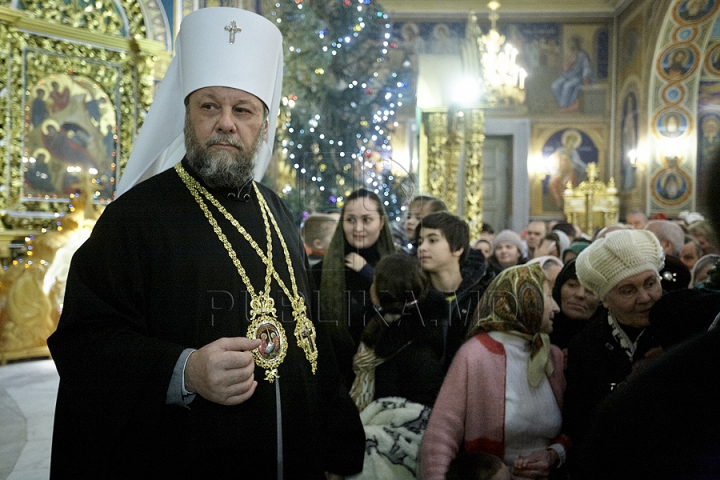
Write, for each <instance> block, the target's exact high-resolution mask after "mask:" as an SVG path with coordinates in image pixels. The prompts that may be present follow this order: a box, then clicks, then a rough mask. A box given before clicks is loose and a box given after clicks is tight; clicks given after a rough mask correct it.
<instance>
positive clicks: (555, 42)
mask: <svg viewBox="0 0 720 480" xmlns="http://www.w3.org/2000/svg"><path fill="white" fill-rule="evenodd" d="M481 21H482V20H481ZM465 28H466V22H462V23H461V22H399V23H395V24H394V25H393V38H394V39H395V40H396V42H397V44H398V50H400V51H401V52H402V55H400V56H401V57H402V58H404V61H409V62H411V64H413V65H414V66H416V65H417V56H418V55H422V54H435V55H459V54H460V48H461V47H460V45H461V42H462V41H463V40H464V39H465ZM481 29H482V32H483V34H485V33H487V32H488V29H489V25H487V24H481ZM499 30H500V33H501V34H502V35H505V38H506V42H507V43H510V44H511V45H512V46H513V47H515V48H516V49H517V50H518V56H517V63H518V65H520V66H521V67H523V68H524V69H525V70H526V71H527V72H528V78H527V80H526V83H525V88H526V92H527V95H526V97H527V100H526V105H527V106H528V110H529V111H530V112H531V113H548V112H553V113H554V112H558V111H562V112H574V111H578V107H579V96H580V91H581V89H582V87H583V86H584V85H590V84H593V83H607V78H608V74H609V72H608V68H609V67H608V66H609V54H608V52H609V50H608V49H609V39H608V37H607V27H606V26H605V25H602V24H592V25H576V24H573V25H564V24H561V23H555V22H536V23H508V24H504V25H500V27H499Z"/></svg>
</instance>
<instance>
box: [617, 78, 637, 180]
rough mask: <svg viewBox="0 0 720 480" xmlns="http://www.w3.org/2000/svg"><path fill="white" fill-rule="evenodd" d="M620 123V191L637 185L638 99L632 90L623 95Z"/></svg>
mask: <svg viewBox="0 0 720 480" xmlns="http://www.w3.org/2000/svg"><path fill="white" fill-rule="evenodd" d="M622 105H623V106H622V119H621V125H620V191H622V192H628V191H630V190H634V189H635V188H636V187H637V164H636V159H637V149H638V99H637V94H636V93H635V92H634V91H630V92H628V93H627V94H626V95H625V98H624V100H623V104H622Z"/></svg>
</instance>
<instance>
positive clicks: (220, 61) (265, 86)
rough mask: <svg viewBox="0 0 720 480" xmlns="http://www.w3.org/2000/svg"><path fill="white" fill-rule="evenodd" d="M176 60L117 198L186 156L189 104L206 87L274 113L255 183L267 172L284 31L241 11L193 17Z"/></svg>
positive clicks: (180, 39)
mask: <svg viewBox="0 0 720 480" xmlns="http://www.w3.org/2000/svg"><path fill="white" fill-rule="evenodd" d="M175 52H176V53H175V57H174V58H173V59H172V62H170V66H169V67H168V70H167V73H166V74H165V78H164V79H163V81H162V84H161V85H160V88H159V89H158V92H157V95H156V96H155V99H154V100H153V103H152V106H151V107H150V110H149V111H148V114H147V117H146V119H145V122H144V124H143V126H142V129H141V130H140V134H139V135H138V137H137V140H135V143H134V145H133V149H132V152H131V154H130V158H129V159H128V163H127V166H126V167H125V171H124V172H123V175H122V177H121V178H120V183H119V184H118V188H117V196H120V195H122V194H123V193H124V192H126V191H128V190H129V189H130V188H132V187H133V186H134V185H135V184H136V183H139V182H141V181H143V180H145V179H148V178H150V177H152V176H153V175H155V174H157V173H160V172H162V171H164V170H167V169H169V168H171V167H172V166H173V165H175V164H176V163H178V162H179V161H180V160H182V158H183V157H184V156H185V135H184V134H183V127H184V126H185V103H184V101H185V98H186V97H187V96H188V95H190V94H191V93H192V92H194V91H195V90H198V89H200V88H204V87H230V88H236V89H239V90H243V91H245V92H248V93H251V94H253V95H255V96H256V97H258V98H259V99H260V100H261V101H262V102H263V103H264V104H265V106H266V107H267V108H268V131H267V136H266V138H265V140H263V142H262V146H261V148H260V151H259V152H258V155H257V157H256V158H255V162H256V164H255V179H257V180H260V179H262V177H263V174H264V173H265V170H266V169H267V166H268V163H269V162H270V155H271V154H272V147H273V143H274V141H275V128H276V125H277V115H278V111H279V109H280V95H281V90H282V70H283V46H282V34H281V33H280V30H278V28H277V27H276V26H275V25H274V24H273V23H272V22H271V21H270V20H268V19H266V18H264V17H262V16H261V15H258V14H256V13H253V12H250V11H247V10H242V9H239V8H229V7H213V8H201V9H200V10H196V11H194V12H192V13H190V14H189V15H187V16H186V17H185V18H184V19H183V21H182V26H181V27H180V31H179V33H178V36H177V40H176V42H175Z"/></svg>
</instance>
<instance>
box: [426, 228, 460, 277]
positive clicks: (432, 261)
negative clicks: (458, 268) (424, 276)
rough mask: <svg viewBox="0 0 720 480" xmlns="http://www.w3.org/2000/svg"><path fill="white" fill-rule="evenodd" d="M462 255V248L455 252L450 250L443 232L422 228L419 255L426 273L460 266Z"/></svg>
mask: <svg viewBox="0 0 720 480" xmlns="http://www.w3.org/2000/svg"><path fill="white" fill-rule="evenodd" d="M462 253H463V249H462V248H461V249H459V250H457V251H455V252H453V251H451V250H450V244H449V243H448V241H447V239H446V238H445V235H443V233H442V230H440V229H438V228H423V227H420V236H419V237H418V250H417V254H418V259H419V260H420V264H421V265H422V268H423V270H425V271H426V272H431V273H437V272H440V271H442V270H445V269H447V268H448V267H449V266H452V265H459V262H460V260H459V258H460V256H461V255H462Z"/></svg>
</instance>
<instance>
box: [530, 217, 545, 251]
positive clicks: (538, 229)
mask: <svg viewBox="0 0 720 480" xmlns="http://www.w3.org/2000/svg"><path fill="white" fill-rule="evenodd" d="M546 233H547V230H546V228H545V223H544V222H530V224H529V225H528V227H527V234H526V236H525V241H526V242H527V246H528V248H537V246H538V245H539V244H540V239H541V238H543V237H544V236H545V234H546Z"/></svg>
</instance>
